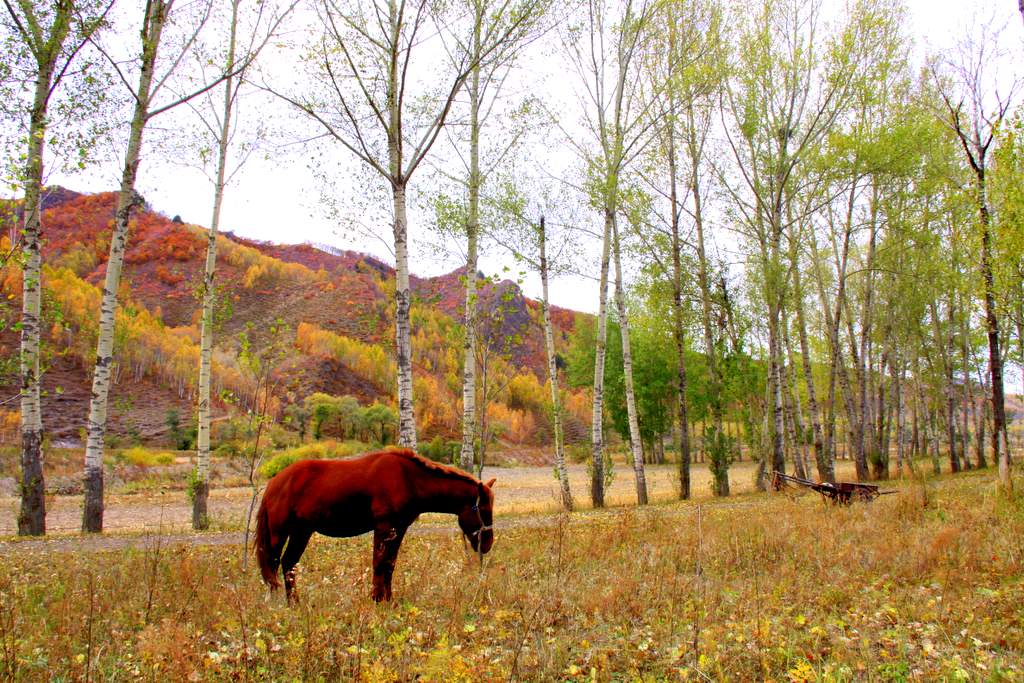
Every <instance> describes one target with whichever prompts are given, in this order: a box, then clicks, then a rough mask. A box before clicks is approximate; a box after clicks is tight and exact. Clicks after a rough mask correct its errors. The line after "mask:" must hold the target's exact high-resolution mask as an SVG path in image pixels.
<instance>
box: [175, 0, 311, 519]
mask: <svg viewBox="0 0 1024 683" xmlns="http://www.w3.org/2000/svg"><path fill="white" fill-rule="evenodd" d="M241 6H242V0H231V3H230V17H229V18H228V20H227V22H228V23H227V27H226V28H227V49H226V52H225V54H224V58H223V66H222V67H221V68H222V70H223V72H224V73H226V74H227V78H225V79H224V96H223V100H222V102H221V103H220V106H219V108H218V106H217V105H216V104H215V103H214V102H213V97H212V95H213V92H214V91H213V90H210V91H207V92H206V93H205V95H206V98H205V100H206V101H205V102H203V103H202V105H205V106H193V107H192V108H193V110H194V111H195V113H196V115H197V116H198V118H199V119H200V122H201V123H202V126H203V129H204V132H205V135H204V136H203V138H204V140H209V141H210V142H212V145H211V147H213V148H214V149H216V170H215V176H214V177H213V178H212V184H213V213H212V216H211V218H210V230H209V232H208V234H207V237H206V261H205V264H204V267H203V279H202V286H201V288H200V292H199V296H200V297H201V300H202V311H201V318H200V320H201V322H200V338H199V339H200V341H199V386H198V390H199V398H198V404H199V405H198V412H199V420H198V429H197V436H196V469H195V474H194V476H193V480H192V482H191V484H190V494H191V496H192V528H194V529H205V528H206V527H207V526H208V525H209V519H208V515H207V505H206V504H207V498H208V496H209V491H210V427H211V422H210V380H211V369H212V360H213V335H214V329H215V320H214V309H215V304H216V299H217V291H216V287H215V282H214V276H215V274H216V265H217V235H218V234H219V231H220V215H221V208H222V207H223V203H224V189H225V187H226V186H227V184H228V182H229V180H230V178H229V174H228V164H229V158H228V157H229V151H230V148H231V142H232V139H233V137H234V136H233V134H234V124H235V119H236V117H237V116H238V113H239V112H238V109H239V103H240V100H239V94H240V93H241V91H242V87H243V85H244V82H245V81H244V77H245V72H244V70H240V71H238V73H237V74H236V73H235V66H236V64H237V63H239V62H241V63H242V64H243V65H250V64H251V63H252V62H253V60H255V59H256V57H257V56H258V55H259V53H260V52H261V51H262V49H263V48H264V47H265V46H266V44H267V42H268V41H269V40H270V38H271V37H272V36H273V35H274V34H275V32H276V30H277V29H278V28H279V26H280V24H281V22H282V21H283V19H284V17H285V16H287V15H288V14H289V13H290V12H291V10H292V8H293V7H294V6H295V5H294V3H293V4H291V5H289V6H286V7H283V8H282V11H281V12H279V13H273V12H272V11H271V9H270V8H269V7H268V3H265V2H261V3H259V4H258V6H257V7H256V9H255V19H253V20H252V21H251V22H249V23H248V28H246V27H245V26H243V27H242V30H243V31H245V33H244V34H243V35H242V36H241V39H242V45H241V49H242V54H241V57H239V55H238V54H237V50H238V47H239V46H238V40H239V35H238V32H239V28H240V27H239V9H240V8H241ZM265 16H266V19H265V18H264V17H265ZM219 37H220V36H218V38H219ZM199 62H200V63H199V66H200V69H202V66H203V61H202V60H199ZM243 146H244V147H245V149H243V150H242V152H243V154H242V156H241V158H240V159H239V160H238V161H237V162H236V166H235V168H234V170H233V171H232V172H231V175H232V176H233V175H234V174H235V173H237V172H238V170H239V169H240V168H241V165H242V163H244V161H245V158H246V157H247V156H248V155H247V153H246V152H248V151H249V149H251V145H244V143H243Z"/></svg>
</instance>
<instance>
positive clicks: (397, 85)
mask: <svg viewBox="0 0 1024 683" xmlns="http://www.w3.org/2000/svg"><path fill="white" fill-rule="evenodd" d="M316 10H317V14H318V16H319V18H320V21H321V24H322V26H323V33H322V34H321V35H319V36H317V38H316V39H314V40H313V41H312V43H311V44H310V45H309V46H308V59H307V63H308V64H309V67H310V73H309V74H308V75H309V76H310V78H311V79H312V81H313V88H312V92H310V93H301V94H300V93H288V92H285V91H283V90H282V89H280V88H277V87H275V86H272V85H266V87H267V88H268V89H269V90H270V91H271V92H274V93H275V94H276V95H278V96H279V97H281V98H283V99H285V100H286V101H288V102H290V103H291V104H292V105H293V106H295V107H296V108H297V109H298V110H299V111H301V112H303V113H304V114H305V115H306V116H308V117H309V118H310V119H311V120H312V122H313V123H314V124H315V125H316V126H317V127H319V128H320V129H321V130H322V131H323V134H324V135H325V136H326V137H328V138H330V139H331V140H333V141H335V142H337V143H338V144H340V145H341V146H342V147H343V148H344V149H346V150H348V151H349V152H350V153H351V154H352V155H353V156H354V157H355V158H356V159H357V160H358V161H359V162H360V163H361V164H362V165H363V167H364V168H365V169H368V170H370V171H371V172H372V173H373V174H374V175H376V176H378V177H379V178H380V179H382V180H383V181H384V182H385V183H386V184H387V186H388V188H389V189H390V194H391V211H392V217H393V223H392V235H393V242H392V246H393V250H394V255H395V271H396V272H395V351H396V355H397V361H398V362H397V367H398V372H397V374H398V383H397V384H398V414H399V430H398V431H399V435H398V440H399V443H400V444H401V445H403V446H407V447H409V448H415V447H416V419H415V415H414V413H413V392H412V388H413V382H412V347H411V322H410V316H409V310H410V304H411V291H410V285H409V229H408V211H407V191H408V188H409V184H410V182H411V180H412V177H413V174H414V173H415V172H416V170H417V169H418V168H419V167H420V165H421V164H422V163H423V160H424V158H426V156H427V154H428V153H429V152H430V150H431V148H432V147H433V146H434V143H435V142H436V141H437V138H438V136H439V134H440V133H441V129H442V128H443V127H444V125H445V122H446V121H447V119H448V116H449V114H450V112H451V110H452V107H453V105H454V103H455V98H456V95H457V94H458V93H459V91H460V90H461V89H462V88H463V86H464V85H465V84H466V81H467V79H468V78H469V77H470V75H471V74H472V72H473V69H474V67H476V66H477V65H478V64H480V63H483V62H485V61H486V60H487V59H488V58H490V57H491V56H492V53H493V52H494V51H495V50H496V49H497V48H498V46H501V45H504V44H505V42H506V41H507V40H509V39H510V37H512V36H515V35H517V34H518V32H519V31H521V30H522V27H523V24H524V23H525V22H526V21H527V18H528V15H527V16H518V15H516V14H515V12H514V6H513V5H512V4H511V3H508V2H506V3H503V4H498V5H496V6H494V8H493V10H492V12H491V14H490V15H489V16H488V19H489V23H487V24H486V25H485V26H483V27H481V29H480V30H481V31H482V33H481V36H480V39H479V40H480V45H481V46H482V47H481V51H480V54H479V55H477V58H475V59H474V58H472V57H470V56H469V55H465V54H464V55H462V56H460V57H459V58H458V60H457V62H456V64H455V66H454V68H450V69H448V70H447V72H446V74H445V76H444V77H443V78H442V79H441V80H440V81H438V80H437V79H436V78H432V77H430V76H428V74H427V72H429V70H430V69H429V65H428V63H427V60H428V58H429V56H430V54H429V52H428V51H427V50H426V49H425V46H426V45H428V44H430V43H431V40H435V41H448V42H451V41H457V40H458V39H460V38H461V39H462V41H463V43H464V44H467V43H468V42H469V41H467V40H466V39H465V34H462V35H460V34H459V33H458V31H459V29H460V26H464V23H465V22H462V23H460V22H458V21H456V20H454V19H453V18H452V17H444V16H440V15H438V14H437V13H436V12H435V10H436V8H435V6H434V5H433V4H432V3H430V2H428V0H412V1H411V2H408V1H407V0H360V1H358V2H354V3H352V4H351V5H346V6H342V5H340V4H338V3H336V2H334V0H320V1H319V2H317V3H316ZM471 23H473V24H474V26H471V27H470V32H472V31H475V30H476V26H475V25H476V22H471ZM431 34H433V38H431ZM434 44H435V45H437V43H436V42H435V43H434ZM414 55H416V56H417V58H415V59H414ZM434 66H436V64H435V65H434Z"/></svg>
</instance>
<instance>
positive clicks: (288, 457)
mask: <svg viewBox="0 0 1024 683" xmlns="http://www.w3.org/2000/svg"><path fill="white" fill-rule="evenodd" d="M308 459H309V458H303V457H301V456H300V455H298V454H297V453H295V451H294V450H291V451H284V452H282V453H278V454H277V455H275V456H274V457H273V458H271V459H270V460H268V461H266V462H265V463H263V464H262V465H260V474H262V475H263V476H264V477H266V478H267V479H272V478H273V477H274V475H275V474H277V473H278V472H280V471H281V470H283V469H284V468H286V467H288V465H291V464H292V463H295V462H298V461H299V460H308Z"/></svg>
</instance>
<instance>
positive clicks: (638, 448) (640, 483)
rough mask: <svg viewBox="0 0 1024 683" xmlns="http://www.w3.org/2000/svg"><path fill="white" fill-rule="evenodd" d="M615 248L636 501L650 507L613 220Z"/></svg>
mask: <svg viewBox="0 0 1024 683" xmlns="http://www.w3.org/2000/svg"><path fill="white" fill-rule="evenodd" d="M612 249H613V252H614V258H615V305H616V308H617V309H618V314H619V332H620V333H621V334H620V336H621V337H622V371H623V375H624V376H625V383H626V414H627V416H628V418H629V448H630V452H631V453H632V456H633V474H634V477H635V479H636V502H637V504H638V505H647V477H646V473H645V472H644V453H643V444H642V443H641V440H640V420H639V418H638V417H637V413H636V392H635V391H634V389H633V353H632V351H631V350H630V345H629V316H628V314H627V312H626V296H625V294H624V293H623V291H622V289H623V287H622V259H621V255H620V251H621V245H620V244H619V227H618V221H617V220H616V219H615V217H613V218H612Z"/></svg>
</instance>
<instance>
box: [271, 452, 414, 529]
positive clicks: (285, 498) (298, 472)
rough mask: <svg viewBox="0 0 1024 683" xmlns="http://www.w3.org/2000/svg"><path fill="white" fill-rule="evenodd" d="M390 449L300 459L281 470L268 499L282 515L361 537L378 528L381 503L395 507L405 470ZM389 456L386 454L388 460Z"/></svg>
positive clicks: (294, 520) (273, 480)
mask: <svg viewBox="0 0 1024 683" xmlns="http://www.w3.org/2000/svg"><path fill="white" fill-rule="evenodd" d="M388 455H389V454H388V453H384V452H382V453H371V454H368V455H365V456H360V457H357V458H351V459H347V460H300V461H298V462H295V463H292V464H291V465H289V466H288V467H286V468H285V469H283V470H281V471H280V472H279V473H278V474H277V475H275V476H274V478H273V479H271V480H270V483H269V484H268V485H267V490H266V493H265V494H264V498H265V499H267V500H268V501H269V502H268V505H270V506H271V507H272V508H276V515H275V516H277V517H278V518H279V519H280V518H283V517H287V518H288V519H289V520H290V521H291V522H292V523H299V524H304V525H307V526H310V527H311V528H312V529H313V530H314V531H317V532H319V533H322V534H325V535H328V536H355V535H358V534H362V533H366V532H367V531H369V530H371V529H372V528H373V522H374V518H375V516H376V514H379V510H380V509H381V508H390V507H393V501H392V499H393V498H394V496H393V495H391V492H392V490H393V489H394V488H395V484H396V482H397V480H398V479H401V474H400V473H399V472H397V471H394V468H395V465H394V464H392V463H390V462H389V461H391V460H392V459H391V458H386V457H383V456H388ZM382 458H383V459H382Z"/></svg>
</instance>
